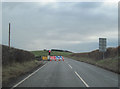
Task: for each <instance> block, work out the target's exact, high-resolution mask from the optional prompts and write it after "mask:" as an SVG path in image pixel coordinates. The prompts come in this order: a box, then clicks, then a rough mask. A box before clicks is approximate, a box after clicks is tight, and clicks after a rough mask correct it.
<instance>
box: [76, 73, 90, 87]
mask: <svg viewBox="0 0 120 89" xmlns="http://www.w3.org/2000/svg"><path fill="white" fill-rule="evenodd" d="M75 74H76V75H77V76H78V78H79V79H80V80H81V81H82V82H83V83H84V84H85V86H86V87H89V86H88V84H87V83H86V82H85V81H84V80H83V79H82V78H81V77H80V75H79V74H78V73H77V72H76V71H75Z"/></svg>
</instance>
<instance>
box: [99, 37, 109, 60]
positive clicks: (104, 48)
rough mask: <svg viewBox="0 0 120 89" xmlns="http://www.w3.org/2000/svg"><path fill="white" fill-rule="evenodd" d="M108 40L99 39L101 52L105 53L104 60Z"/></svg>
mask: <svg viewBox="0 0 120 89" xmlns="http://www.w3.org/2000/svg"><path fill="white" fill-rule="evenodd" d="M106 43H107V42H106V38H99V51H100V52H102V53H103V59H104V58H105V57H104V53H105V52H106V46H107V45H106Z"/></svg>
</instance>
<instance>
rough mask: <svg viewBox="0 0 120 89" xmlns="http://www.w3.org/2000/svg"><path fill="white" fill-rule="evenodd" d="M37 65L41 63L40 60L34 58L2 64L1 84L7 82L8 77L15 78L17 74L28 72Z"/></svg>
mask: <svg viewBox="0 0 120 89" xmlns="http://www.w3.org/2000/svg"><path fill="white" fill-rule="evenodd" d="M38 65H42V62H40V61H36V60H34V61H29V62H24V63H13V64H11V65H8V66H3V69H2V82H3V84H7V83H8V82H9V81H10V79H12V78H17V77H18V76H20V75H22V74H25V73H27V72H29V71H30V70H32V69H33V68H35V67H37V66H38Z"/></svg>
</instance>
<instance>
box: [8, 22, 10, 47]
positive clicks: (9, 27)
mask: <svg viewBox="0 0 120 89" xmlns="http://www.w3.org/2000/svg"><path fill="white" fill-rule="evenodd" d="M8 44H9V48H10V23H9V41H8Z"/></svg>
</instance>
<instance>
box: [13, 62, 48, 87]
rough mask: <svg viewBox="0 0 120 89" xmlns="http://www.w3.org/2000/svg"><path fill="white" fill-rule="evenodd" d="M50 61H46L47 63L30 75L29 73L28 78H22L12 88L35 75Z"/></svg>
mask: <svg viewBox="0 0 120 89" xmlns="http://www.w3.org/2000/svg"><path fill="white" fill-rule="evenodd" d="M47 64H48V63H46V64H45V65H43V66H42V67H40V68H39V69H37V70H36V71H35V72H33V73H31V74H30V75H28V76H27V77H26V78H24V79H23V80H21V81H20V82H18V83H17V84H15V85H14V86H13V87H12V88H11V89H14V88H15V87H17V86H18V85H20V84H21V83H23V82H24V81H25V80H27V79H28V78H30V77H31V76H32V75H34V74H35V73H37V72H38V71H39V70H40V69H42V68H43V67H44V66H46V65H47Z"/></svg>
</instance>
